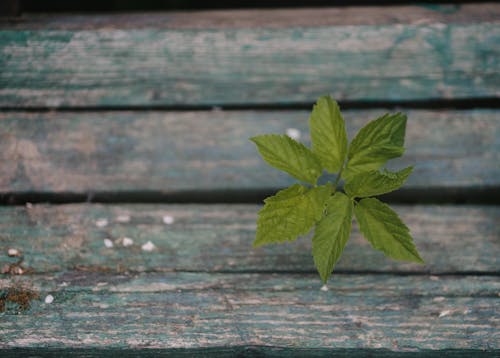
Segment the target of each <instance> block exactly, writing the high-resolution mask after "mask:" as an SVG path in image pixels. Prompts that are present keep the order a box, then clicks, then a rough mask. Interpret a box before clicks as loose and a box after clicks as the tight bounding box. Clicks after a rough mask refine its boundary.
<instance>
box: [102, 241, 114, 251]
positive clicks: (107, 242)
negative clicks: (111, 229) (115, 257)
mask: <svg viewBox="0 0 500 358" xmlns="http://www.w3.org/2000/svg"><path fill="white" fill-rule="evenodd" d="M104 246H106V247H107V248H108V249H111V248H112V247H113V241H111V240H110V239H104Z"/></svg>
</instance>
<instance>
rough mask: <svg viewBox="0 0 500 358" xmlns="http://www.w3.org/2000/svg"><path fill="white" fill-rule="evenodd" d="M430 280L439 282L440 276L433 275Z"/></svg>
mask: <svg viewBox="0 0 500 358" xmlns="http://www.w3.org/2000/svg"><path fill="white" fill-rule="evenodd" d="M430 279H431V281H439V276H434V275H432V276H431V277H430Z"/></svg>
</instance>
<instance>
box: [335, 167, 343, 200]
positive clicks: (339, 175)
mask: <svg viewBox="0 0 500 358" xmlns="http://www.w3.org/2000/svg"><path fill="white" fill-rule="evenodd" d="M343 170H344V166H342V168H340V171H339V173H338V174H337V178H336V179H335V182H334V183H333V193H332V194H335V192H336V191H337V185H338V184H339V181H340V177H341V176H342V171H343Z"/></svg>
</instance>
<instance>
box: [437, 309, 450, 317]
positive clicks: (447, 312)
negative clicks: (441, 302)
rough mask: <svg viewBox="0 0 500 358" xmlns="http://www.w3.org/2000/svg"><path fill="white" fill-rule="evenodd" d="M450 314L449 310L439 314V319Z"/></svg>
mask: <svg viewBox="0 0 500 358" xmlns="http://www.w3.org/2000/svg"><path fill="white" fill-rule="evenodd" d="M450 313H451V311H450V310H446V311H442V312H440V313H439V318H441V317H445V316H448V315H449V314H450Z"/></svg>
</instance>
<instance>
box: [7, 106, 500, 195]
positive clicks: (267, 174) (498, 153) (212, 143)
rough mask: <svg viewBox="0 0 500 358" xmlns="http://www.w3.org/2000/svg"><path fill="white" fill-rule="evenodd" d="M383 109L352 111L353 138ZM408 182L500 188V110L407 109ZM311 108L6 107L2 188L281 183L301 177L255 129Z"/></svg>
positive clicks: (177, 188)
mask: <svg viewBox="0 0 500 358" xmlns="http://www.w3.org/2000/svg"><path fill="white" fill-rule="evenodd" d="M384 112H385V111H383V110H377V111H371V110H367V111H345V118H346V122H347V128H348V132H349V137H350V138H352V137H353V136H354V134H355V133H356V132H357V130H358V129H359V128H360V127H362V126H363V125H364V124H365V123H367V122H368V121H369V120H371V119H374V118H376V117H377V116H379V115H381V114H383V113H384ZM405 112H406V113H407V114H408V116H409V120H408V125H407V134H406V147H407V151H406V153H405V155H404V156H403V158H400V159H398V160H395V161H391V162H389V167H391V168H393V169H396V168H402V167H404V166H408V165H415V170H414V172H413V174H412V176H410V178H409V180H408V182H407V184H406V185H405V188H407V189H412V188H416V189H418V188H420V189H428V188H430V187H439V188H446V187H448V188H468V187H486V188H487V187H495V186H498V185H499V183H500V182H499V180H500V167H499V166H498V163H499V162H500V142H499V141H498V138H499V137H500V126H498V123H499V120H500V112H499V111H495V110H471V111H451V110H450V111H425V110H412V111H405ZM308 116H309V112H308V111H220V110H217V111H195V112H159V111H151V112H148V111H134V112H125V111H124V112H122V111H117V112H44V113H27V112H4V113H0V168H1V170H0V192H3V193H6V192H30V191H47V192H55V193H57V192H82V193H85V192H96V191H121V192H132V191H148V190H149V191H158V192H162V193H180V192H187V191H195V190H198V191H204V190H205V191H210V190H219V191H225V190H236V191H242V190H259V189H264V188H265V189H268V188H280V187H285V186H287V185H290V184H292V183H294V182H295V180H294V179H293V178H292V177H290V176H288V175H287V174H285V173H282V172H280V171H278V170H276V169H274V168H271V167H269V166H268V165H267V164H266V163H265V162H264V161H263V160H261V159H260V156H259V154H258V152H257V150H256V148H255V146H254V144H253V143H251V142H250V141H249V140H248V138H250V137H251V136H254V135H257V134H263V133H285V132H286V130H287V129H288V128H295V129H298V130H299V131H300V132H301V133H302V137H301V140H302V141H304V142H308V141H309V129H308Z"/></svg>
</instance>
